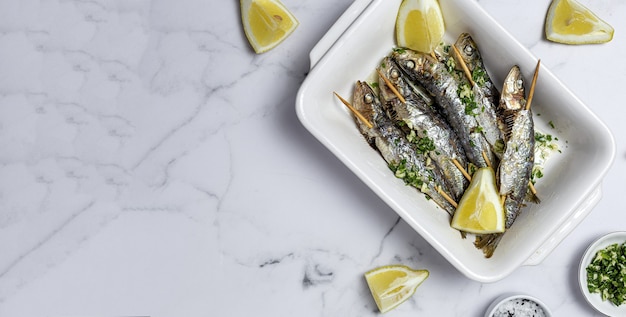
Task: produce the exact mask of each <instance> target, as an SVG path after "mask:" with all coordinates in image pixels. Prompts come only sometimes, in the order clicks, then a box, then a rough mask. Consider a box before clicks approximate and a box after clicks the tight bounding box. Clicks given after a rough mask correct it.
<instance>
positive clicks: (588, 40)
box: [545, 0, 614, 44]
mask: <svg viewBox="0 0 626 317" xmlns="http://www.w3.org/2000/svg"><path fill="white" fill-rule="evenodd" d="M545 32H546V38H547V39H548V40H550V41H553V42H557V43H564V44H599V43H607V42H609V41H611V40H612V39H613V33H614V29H613V27H612V26H611V25H609V24H608V23H607V22H605V21H603V20H602V19H600V18H599V17H598V16H597V15H596V14H595V13H593V12H592V11H591V10H589V9H588V8H586V7H585V6H583V5H582V4H580V3H579V2H577V1H576V0H553V1H552V3H551V4H550V8H549V9H548V14H547V16H546V24H545Z"/></svg>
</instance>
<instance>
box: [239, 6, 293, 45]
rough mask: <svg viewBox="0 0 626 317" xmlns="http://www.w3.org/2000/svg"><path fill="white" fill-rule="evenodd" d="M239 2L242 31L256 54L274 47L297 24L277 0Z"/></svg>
mask: <svg viewBox="0 0 626 317" xmlns="http://www.w3.org/2000/svg"><path fill="white" fill-rule="evenodd" d="M239 4H240V6H241V21H242V23H243V29H244V32H245V34H246V37H247V38H248V42H250V45H252V48H253V49H254V51H255V52H256V53H257V54H260V53H264V52H267V51H269V50H271V49H272V48H274V47H276V46H277V45H278V44H280V43H281V42H282V41H284V40H285V39H286V38H287V37H288V36H289V35H291V33H293V31H295V29H296V28H297V27H298V25H299V22H298V20H297V19H296V17H295V16H294V15H293V14H292V13H291V12H290V11H289V10H288V9H287V8H286V7H285V6H284V5H283V4H282V3H281V2H280V1H279V0H240V1H239Z"/></svg>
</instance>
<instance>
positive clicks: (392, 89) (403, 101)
mask: <svg viewBox="0 0 626 317" xmlns="http://www.w3.org/2000/svg"><path fill="white" fill-rule="evenodd" d="M376 71H377V72H378V75H379V76H380V78H382V79H383V80H384V81H385V84H387V87H389V89H391V91H393V93H394V94H395V95H396V96H397V97H398V99H400V101H402V103H406V100H405V99H404V97H403V96H402V95H401V94H400V92H399V91H398V90H397V89H396V87H395V86H394V84H392V83H391V81H389V79H387V77H385V75H384V74H383V73H382V72H381V71H380V69H378V68H377V69H376Z"/></svg>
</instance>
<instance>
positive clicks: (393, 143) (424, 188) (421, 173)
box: [353, 81, 455, 215]
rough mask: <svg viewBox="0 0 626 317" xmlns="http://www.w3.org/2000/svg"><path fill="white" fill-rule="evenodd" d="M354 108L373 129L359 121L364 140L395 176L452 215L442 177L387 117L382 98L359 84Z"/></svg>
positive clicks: (359, 82)
mask: <svg viewBox="0 0 626 317" xmlns="http://www.w3.org/2000/svg"><path fill="white" fill-rule="evenodd" d="M353 107H354V108H355V109H357V111H359V112H360V113H361V114H362V115H363V116H364V117H365V118H367V119H368V120H369V122H370V123H371V124H372V125H373V127H372V128H371V129H370V128H369V127H368V126H367V125H365V124H364V123H362V122H361V121H360V120H358V119H356V120H357V125H358V127H359V130H360V131H361V133H362V134H363V136H364V137H365V138H366V139H367V140H368V143H370V145H372V146H373V147H374V148H375V149H376V150H378V152H379V153H380V154H381V156H382V157H383V159H384V160H385V161H386V162H387V164H388V165H389V167H390V169H392V171H393V172H394V173H395V176H396V177H398V178H402V179H403V180H404V181H405V183H407V184H408V185H411V186H414V187H416V188H417V189H418V190H420V191H421V192H423V193H424V194H426V195H427V196H428V197H430V198H431V199H432V200H433V201H434V202H435V203H436V204H437V205H439V206H440V207H441V208H442V209H444V210H445V211H446V212H448V213H449V214H450V215H452V214H453V213H454V211H455V208H454V207H453V206H452V205H451V204H450V203H449V202H448V201H447V200H446V199H445V198H444V197H443V196H442V195H441V194H440V193H439V191H438V189H439V188H440V186H442V185H441V184H444V181H443V177H442V175H441V173H440V172H439V170H438V169H437V168H436V167H435V166H433V165H432V164H430V165H429V164H428V163H427V157H426V156H425V155H424V154H420V153H418V152H417V151H416V150H415V147H414V145H413V144H412V143H410V142H409V141H408V140H407V138H406V135H405V133H404V132H403V131H402V130H401V129H400V128H398V127H397V126H396V125H395V124H394V122H393V121H392V120H391V119H390V118H389V117H388V116H387V114H386V113H385V112H384V110H383V107H382V104H381V102H380V100H379V98H378V97H377V96H376V95H375V93H374V91H373V89H372V88H371V87H370V86H369V85H368V84H367V83H365V82H362V81H358V82H357V83H356V86H355V88H354V95H353Z"/></svg>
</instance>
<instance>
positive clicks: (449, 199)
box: [437, 186, 459, 208]
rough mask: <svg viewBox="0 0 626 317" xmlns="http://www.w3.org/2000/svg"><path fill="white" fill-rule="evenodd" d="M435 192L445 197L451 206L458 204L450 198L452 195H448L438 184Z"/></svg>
mask: <svg viewBox="0 0 626 317" xmlns="http://www.w3.org/2000/svg"><path fill="white" fill-rule="evenodd" d="M437 192H438V193H439V194H440V195H441V196H443V198H445V199H446V200H447V201H448V202H449V203H450V205H452V207H454V208H457V207H458V206H459V205H458V204H457V203H456V201H454V199H452V197H450V196H449V195H448V194H447V193H446V192H444V191H443V190H442V189H441V187H440V186H437Z"/></svg>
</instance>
